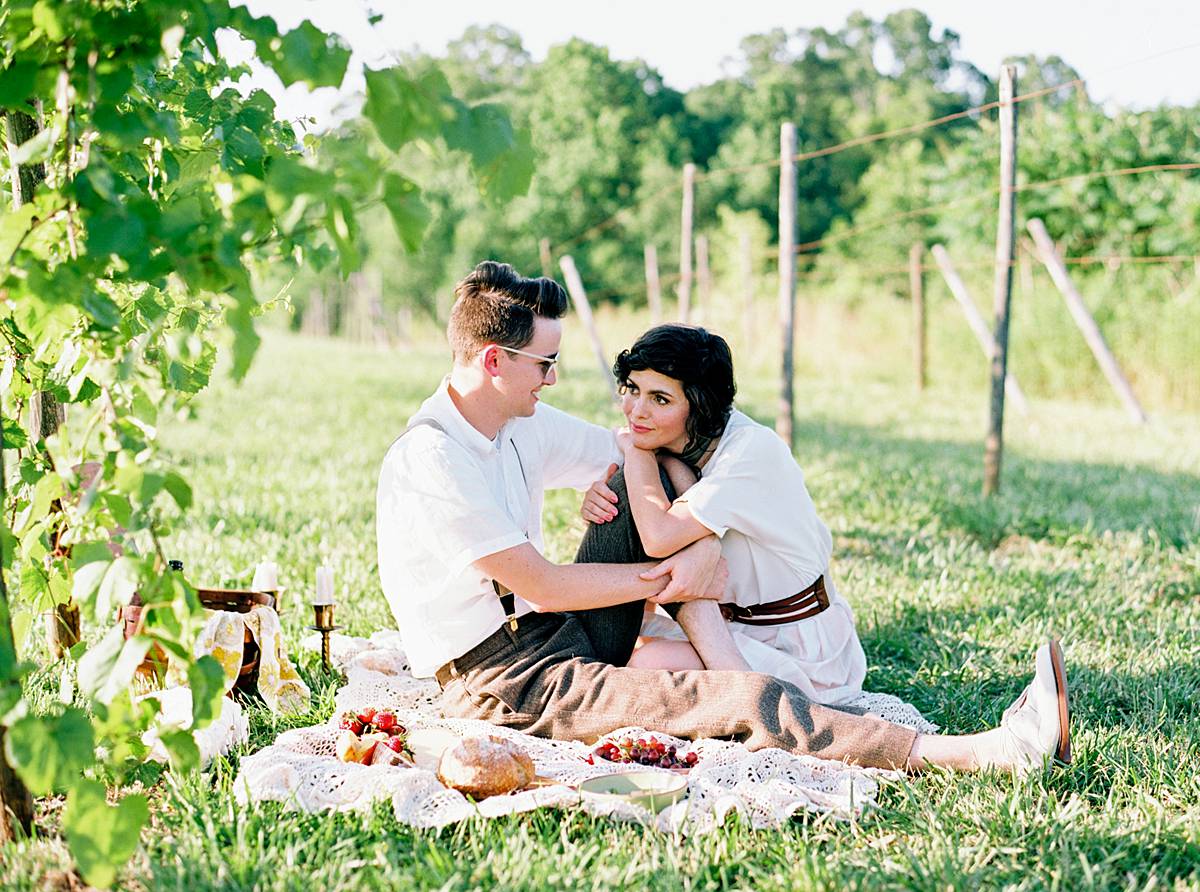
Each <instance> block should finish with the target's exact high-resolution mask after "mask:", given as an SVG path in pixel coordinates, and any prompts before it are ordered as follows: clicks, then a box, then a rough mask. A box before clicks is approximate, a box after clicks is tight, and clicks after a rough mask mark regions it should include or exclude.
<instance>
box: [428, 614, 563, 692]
mask: <svg viewBox="0 0 1200 892" xmlns="http://www.w3.org/2000/svg"><path fill="white" fill-rule="evenodd" d="M510 622H512V620H505V622H504V625H503V626H501V627H500V628H499V629H497V630H496V631H494V632H492V634H491V635H488V636H487V637H486V638H484V639H483V640H482V641H480V642H479V643H478V644H476V645H475V646H474V647H472V648H471V649H470V650H469V651H467V652H466V653H465V654H463V655H462V656H461V657H457V658H456V659H453V660H451V661H450V662H449V663H447V664H446V665H445V666H443V667H442V668H441V669H439V670H438V671H437V672H435V673H434V678H436V679H437V683H438V687H442V688H444V687H445V686H446V685H447V684H449V683H450V679H452V678H455V677H457V676H459V675H462V674H463V673H464V672H470V671H471V670H472V669H474V668H475V667H476V666H478V665H480V664H481V663H484V662H486V661H488V660H490V659H491V658H492V657H494V656H496V655H497V654H498V653H501V652H502V651H504V650H516V648H517V647H518V646H519V645H518V644H517V637H518V630H519V635H520V637H528V636H531V635H532V634H533V633H535V632H541V631H543V630H549V629H551V628H552V627H557V626H561V625H562V624H563V622H564V617H563V615H562V614H560V613H527V614H525V615H524V616H522V617H520V618H519V620H517V628H516V629H513V628H511V627H510Z"/></svg>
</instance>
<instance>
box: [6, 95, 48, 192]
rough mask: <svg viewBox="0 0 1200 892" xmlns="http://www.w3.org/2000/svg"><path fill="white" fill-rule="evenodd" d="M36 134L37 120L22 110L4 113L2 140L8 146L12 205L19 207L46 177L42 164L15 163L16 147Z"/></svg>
mask: <svg viewBox="0 0 1200 892" xmlns="http://www.w3.org/2000/svg"><path fill="white" fill-rule="evenodd" d="M37 134H38V126H37V122H36V121H35V120H34V119H33V118H32V117H31V116H30V115H27V114H25V113H24V112H19V111H9V112H7V113H6V114H5V115H4V141H5V143H6V144H7V148H8V159H9V168H8V169H9V171H10V176H11V177H12V205H13V208H14V209H15V208H19V207H21V205H23V204H27V203H28V202H30V201H32V200H33V191H34V190H35V189H36V188H37V187H38V183H40V182H42V181H43V180H44V179H46V167H45V165H43V164H16V163H15V161H16V153H17V149H18V148H20V147H21V145H22V144H24V143H27V142H29V140H31V139H33V138H34V137H35V136H37Z"/></svg>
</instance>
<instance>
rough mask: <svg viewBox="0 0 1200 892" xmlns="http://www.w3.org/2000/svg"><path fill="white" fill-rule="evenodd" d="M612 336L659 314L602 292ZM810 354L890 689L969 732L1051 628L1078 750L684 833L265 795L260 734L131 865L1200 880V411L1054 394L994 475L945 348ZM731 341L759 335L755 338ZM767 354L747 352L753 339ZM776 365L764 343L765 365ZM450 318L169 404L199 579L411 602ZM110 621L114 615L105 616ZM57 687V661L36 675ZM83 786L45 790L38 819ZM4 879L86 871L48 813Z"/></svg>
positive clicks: (840, 506) (602, 406) (303, 873)
mask: <svg viewBox="0 0 1200 892" xmlns="http://www.w3.org/2000/svg"><path fill="white" fill-rule="evenodd" d="M600 321H601V323H602V325H603V327H604V332H605V336H606V340H607V341H608V346H609V348H610V349H614V348H616V347H617V346H618V345H619V344H623V343H627V342H628V341H629V339H630V338H631V337H632V336H633V335H634V334H636V332H637V331H638V330H640V328H641V327H643V324H644V319H642V318H637V317H631V316H622V317H617V316H614V315H608V314H604V313H602V314H600ZM762 334H763V338H764V344H765V346H763V347H761V348H760V349H757V350H755V351H753V352H750V351H745V350H742V349H741V348H742V346H743V345H741V344H740V343H739V337H738V334H737V332H736V331H735V333H734V334H733V336H732V338H731V339H732V340H734V341H735V348H736V349H738V351H739V353H747V354H749V355H748V356H746V357H741V356H738V359H739V362H738V366H739V377H740V385H741V393H740V397H739V399H740V403H741V405H742V406H743V407H744V408H745V409H746V410H747V411H749V412H750V413H751V414H753V415H755V416H756V417H758V418H760V419H762V420H765V421H769V420H770V419H771V417H772V414H773V410H774V406H775V400H774V393H773V391H774V386H775V385H774V382H775V377H774V374H773V370H772V369H771V368H770V367H769V366H766V365H763V364H761V363H758V362H756V361H755V360H756V359H757V358H761V357H765V356H769V355H770V354H771V353H773V352H774V349H775V347H774V342H775V340H776V336H775V335H773V334H771V335H770V336H769V337H770V340H769V341H768V340H766V338H767V332H766V326H765V325H764V327H763V333H762ZM829 346H830V345H829V344H823V347H824V349H825V352H824V353H823V354H821V355H817V354H814V353H809V352H805V353H802V355H801V357H800V360H799V372H800V377H799V379H798V382H797V386H798V394H799V400H800V404H801V409H800V417H799V426H798V446H797V454H798V456H799V460H800V462H801V464H802V465H803V467H804V468H805V471H806V474H807V478H808V482H809V487H810V490H811V491H812V494H813V497H814V499H815V500H816V502H817V505H818V508H819V509H820V511H821V513H822V515H823V517H824V518H825V520H826V522H827V523H828V524H829V526H830V527H831V529H832V530H833V532H834V536H835V541H836V545H837V547H836V551H835V564H834V567H833V573H834V574H836V577H837V579H838V583H839V588H840V590H841V591H842V592H843V593H844V594H845V595H846V596H847V597H848V598H849V599H850V601H851V603H852V604H853V605H854V607H855V609H856V612H857V615H858V621H859V627H860V632H861V636H862V639H863V644H864V646H865V648H866V651H867V654H868V659H869V662H870V665H871V669H870V673H869V676H868V681H867V684H868V686H869V687H871V688H874V689H878V690H885V691H891V692H894V693H898V694H901V695H903V696H904V697H906V698H908V699H910V700H912V701H913V702H915V703H916V704H917V705H918V706H919V707H920V708H921V709H922V710H923V711H925V713H926V714H927V715H928V716H929V717H930V718H932V719H933V720H934V721H937V722H938V723H940V724H941V725H943V726H944V727H946V728H947V729H948V730H952V731H958V732H969V731H974V730H978V729H981V728H984V727H987V726H988V725H990V724H993V723H994V722H996V721H997V719H998V718H999V714H1000V711H1001V710H1002V708H1003V706H1004V705H1005V704H1007V702H1008V701H1009V700H1010V699H1011V698H1012V697H1014V696H1015V695H1016V694H1017V693H1018V692H1019V691H1020V689H1021V687H1022V686H1023V685H1024V684H1025V682H1026V681H1027V679H1028V676H1029V673H1030V671H1031V668H1032V654H1033V649H1034V647H1035V646H1036V645H1037V644H1038V643H1039V642H1040V641H1041V640H1042V639H1043V638H1044V637H1045V636H1046V634H1047V633H1049V632H1054V633H1056V634H1057V635H1059V636H1060V637H1061V638H1062V640H1063V642H1064V646H1065V650H1066V655H1067V659H1068V665H1069V670H1070V673H1071V682H1072V686H1073V689H1072V693H1073V704H1074V710H1075V759H1076V761H1075V764H1074V766H1073V767H1072V768H1071V769H1070V770H1066V771H1058V772H1055V773H1052V774H1049V775H1046V776H1038V777H1034V778H1031V779H1028V780H1025V781H1016V780H1014V779H1013V778H1011V777H1009V776H1006V775H991V776H975V777H969V776H957V775H950V774H947V773H939V772H935V773H931V774H929V775H927V776H924V777H921V778H918V779H913V780H910V781H908V782H906V783H903V784H897V785H894V786H891V787H889V788H887V789H885V790H884V792H883V793H882V795H881V798H880V804H879V807H878V808H877V809H875V810H873V811H870V812H868V813H866V814H865V815H863V816H862V817H861V818H860V819H858V820H855V821H851V822H838V821H833V820H830V819H824V818H817V817H813V816H801V817H798V818H796V819H795V820H793V821H792V822H791V823H790V824H789V825H788V826H787V827H786V828H784V829H783V830H780V831H773V832H754V831H751V830H750V829H748V827H746V826H744V825H743V824H742V823H740V822H739V821H738V820H737V819H736V817H734V818H731V819H730V821H729V822H728V823H727V824H726V826H725V827H724V828H723V829H722V830H721V831H719V832H718V833H716V834H715V835H713V836H710V837H702V838H697V839H673V838H670V837H665V836H659V835H656V834H654V833H651V832H648V831H644V830H642V829H639V828H637V827H631V826H626V825H619V824H613V823H610V822H607V821H603V820H597V819H592V818H589V817H587V816H584V815H581V814H577V813H572V812H545V813H536V814H531V815H524V816H515V817H511V818H507V819H503V820H497V821H491V822H484V821H478V822H469V823H466V824H463V825H460V826H457V827H452V828H448V829H446V830H443V831H442V832H440V833H436V832H418V831H413V830H411V829H410V828H407V827H403V826H400V825H398V824H397V823H396V822H395V820H394V819H393V818H392V816H391V813H390V811H389V810H388V809H387V808H386V807H382V806H381V807H379V808H377V809H376V810H375V811H374V812H373V813H372V814H371V815H370V816H368V817H365V818H358V817H354V816H347V815H300V814H295V813H288V812H286V811H283V810H282V809H281V808H279V807H278V806H277V805H274V804H268V805H264V806H258V807H252V808H245V809H244V808H241V807H239V806H237V805H236V804H235V803H234V799H233V796H232V793H231V784H232V780H233V777H234V776H235V775H236V772H237V764H238V759H239V756H240V755H242V754H243V752H235V753H233V754H232V755H231V757H230V758H229V759H228V760H220V761H219V762H218V764H217V765H215V766H214V767H213V768H211V769H209V770H208V771H207V772H205V773H203V774H200V775H195V776H192V777H189V778H185V779H174V778H170V777H167V778H164V779H162V780H160V781H159V782H158V783H157V784H156V785H154V786H153V788H152V795H153V797H154V801H155V809H154V819H153V821H154V823H153V827H152V829H150V830H148V831H147V832H146V833H145V835H144V845H143V848H142V850H141V851H140V852H139V854H138V855H137V856H136V858H135V860H134V862H133V863H132V864H131V865H130V867H129V868H128V870H127V871H126V872H125V873H124V874H123V876H122V880H121V885H122V887H124V888H163V889H187V890H203V889H245V888H255V889H358V888H364V889H374V888H398V889H407V888H422V889H425V888H437V889H472V888H486V887H501V888H507V889H542V888H570V889H580V888H583V889H592V888H595V889H607V888H618V887H620V888H654V889H658V888H662V889H674V888H688V889H721V888H753V889H781V890H782V889H797V888H800V889H806V888H813V889H835V888H836V889H842V888H871V889H875V888H914V889H948V888H955V889H957V888H988V889H991V888H997V887H1008V888H1014V889H1042V888H1058V889H1072V890H1073V889H1091V888H1097V889H1100V888H1103V889H1142V888H1147V889H1148V888H1152V887H1163V888H1193V889H1194V888H1200V872H1198V868H1197V865H1200V767H1198V765H1200V713H1198V711H1197V708H1196V704H1197V703H1200V659H1198V658H1200V453H1198V451H1197V446H1196V444H1197V443H1200V417H1196V416H1188V415H1167V414H1161V413H1160V414H1157V415H1156V417H1155V424H1154V425H1153V426H1151V427H1149V428H1147V429H1143V430H1139V429H1135V428H1132V427H1131V426H1130V425H1129V424H1128V422H1127V421H1126V420H1125V418H1124V416H1123V415H1122V414H1121V413H1120V411H1119V410H1118V409H1117V408H1113V407H1109V406H1107V405H1106V406H1104V407H1099V408H1098V407H1089V406H1084V405H1078V404H1067V403H1057V404H1056V403H1048V402H1045V401H1037V400H1035V403H1034V414H1033V417H1032V418H1030V419H1021V418H1019V417H1016V416H1010V418H1009V424H1008V431H1007V435H1008V448H1009V451H1008V453H1007V455H1006V458H1005V474H1004V488H1003V492H1002V495H1001V496H1000V497H998V498H996V499H994V500H984V499H983V498H982V497H981V496H980V495H979V487H980V479H981V474H982V470H981V467H982V462H981V446H980V443H981V440H982V432H983V430H984V427H985V417H984V410H985V406H986V396H985V394H984V393H983V392H982V390H981V387H982V384H983V382H982V379H981V378H980V377H978V376H977V375H976V376H961V375H958V374H945V373H944V371H943V372H941V373H939V372H938V367H937V366H935V375H934V386H933V388H932V389H931V390H930V391H928V392H927V393H926V394H925V395H923V396H920V397H919V396H917V395H916V394H915V393H913V391H912V387H911V385H910V384H909V383H908V382H907V381H902V382H900V383H896V382H895V381H894V380H893V381H889V380H887V378H886V377H884V376H881V375H880V374H879V373H878V370H877V369H874V368H872V366H871V364H870V362H869V361H865V360H864V359H863V356H862V354H860V353H857V352H852V351H849V350H845V351H838V350H833V349H828V348H829ZM564 353H565V356H566V359H565V360H564V365H565V366H566V369H565V374H564V375H563V381H562V383H561V384H560V385H559V386H557V387H556V388H555V389H554V391H553V392H552V394H551V395H550V397H549V400H550V402H552V403H554V404H556V405H558V406H560V407H562V408H565V409H568V410H572V411H575V412H577V413H579V414H582V415H584V416H587V417H591V418H594V419H597V420H599V421H602V422H605V423H613V422H615V421H616V415H615V410H614V409H613V408H612V406H611V404H609V403H608V402H607V401H606V400H605V398H604V396H603V394H602V392H601V389H600V388H601V385H600V378H599V375H598V374H597V373H596V371H595V370H594V363H593V362H592V361H591V355H590V352H589V350H588V347H587V344H586V341H585V340H584V339H583V338H582V336H581V335H580V334H579V332H578V331H576V330H575V324H574V323H573V322H572V321H569V322H568V338H567V343H566V345H565V351H564ZM735 355H736V354H735ZM745 359H748V360H749V361H744V360H745ZM764 361H765V360H764ZM444 366H445V350H444V348H443V347H442V342H441V340H440V338H439V337H438V336H437V335H436V333H433V332H429V333H426V334H425V335H424V336H423V339H422V345H421V346H419V347H417V348H414V349H412V350H409V351H403V352H402V351H394V352H386V351H380V350H376V349H371V348H354V347H351V346H348V345H345V344H341V343H337V342H331V341H313V340H307V339H302V338H298V337H287V336H282V335H272V336H270V337H268V338H267V339H266V341H265V343H264V345H263V349H262V353H261V355H260V356H259V358H258V360H257V362H256V364H255V366H254V369H253V371H252V373H251V375H250V377H249V379H248V380H247V381H246V382H245V383H244V384H243V385H242V386H240V387H235V386H233V385H231V384H230V383H229V382H228V381H225V380H222V381H219V382H217V383H216V384H215V385H214V386H213V387H212V388H211V389H210V390H209V391H208V392H206V393H205V394H204V395H203V397H202V399H201V400H200V404H199V406H198V409H199V415H198V418H197V419H196V420H191V421H179V422H176V423H172V424H166V425H164V431H163V438H164V442H165V444H166V446H167V448H168V449H169V451H170V452H171V453H172V454H173V455H174V456H175V457H176V458H177V459H178V460H179V461H180V462H181V463H183V464H184V466H185V470H186V472H187V474H188V476H189V479H190V480H191V481H192V482H193V484H194V487H195V491H196V507H195V509H194V511H193V512H192V513H191V515H190V516H189V518H188V521H187V523H186V525H185V526H183V527H181V528H180V529H177V530H176V531H174V533H173V534H172V535H171V536H170V538H169V540H168V546H169V549H170V551H171V553H172V554H173V555H175V556H178V557H180V558H182V559H183V560H184V561H185V562H186V565H187V572H188V576H189V578H190V579H192V580H194V581H195V582H197V583H201V582H202V583H211V584H218V583H248V582H249V580H250V576H251V573H252V571H253V566H254V563H255V562H256V561H257V560H260V559H262V558H264V557H270V558H273V559H275V560H277V561H278V562H279V564H280V567H281V579H282V582H283V584H284V585H285V586H286V588H287V592H286V593H285V605H284V606H285V612H284V615H283V619H284V626H285V630H286V632H287V634H288V636H289V640H290V641H291V642H292V643H293V647H294V646H295V642H296V641H297V640H298V636H299V635H300V627H301V626H302V625H304V624H305V623H307V622H308V621H309V620H308V616H307V615H305V613H304V612H303V611H302V610H300V609H297V604H298V602H305V601H307V598H308V596H309V594H310V592H311V589H312V586H313V570H314V567H315V566H316V565H317V563H318V562H319V561H320V560H322V559H326V560H329V561H330V562H331V563H332V564H334V565H335V566H336V568H337V578H338V585H339V590H340V591H339V600H340V601H341V603H342V604H343V605H344V606H343V608H342V610H341V612H340V616H339V619H340V621H342V622H345V623H346V624H347V625H348V626H349V631H350V632H353V633H360V634H366V633H369V632H370V631H372V630H374V629H376V628H379V627H381V626H383V625H386V624H388V623H390V622H391V619H390V616H389V613H388V610H387V607H386V605H385V603H384V601H383V598H382V595H381V594H380V592H379V587H378V583H377V579H376V572H375V559H374V528H373V510H374V507H373V506H374V496H373V494H374V485H375V478H376V474H377V471H378V466H379V461H380V459H381V457H382V455H383V453H384V451H385V449H386V448H387V446H388V444H389V443H390V441H391V439H392V438H393V437H394V436H395V435H396V434H397V433H398V432H399V431H400V430H401V428H402V425H403V423H404V421H405V419H406V418H407V416H408V415H409V413H410V412H411V411H412V410H413V409H414V408H415V407H416V405H417V404H418V402H419V401H420V399H421V398H423V396H424V395H425V394H426V393H428V392H429V391H430V390H431V389H432V388H433V387H434V386H436V384H437V381H438V379H439V377H440V375H441V374H442V373H443V372H444ZM576 506H577V497H576V496H574V495H573V494H571V493H557V494H554V495H553V496H552V497H551V498H550V499H549V500H548V502H547V513H546V526H547V533H548V550H549V551H550V553H551V556H552V557H554V558H556V559H559V560H566V559H569V556H570V554H571V553H572V551H573V549H574V545H575V542H576V541H577V539H578V535H579V533H580V531H581V529H582V524H581V522H580V521H579V520H578V518H577V516H576ZM93 631H94V630H93ZM297 659H298V661H299V663H300V666H301V669H302V671H303V672H304V673H305V675H306V677H307V678H308V680H309V682H310V684H311V685H312V687H313V690H314V706H313V711H312V712H311V713H310V714H307V715H304V716H299V717H293V718H288V719H279V718H277V717H274V716H272V715H270V714H269V713H266V712H265V711H261V710H256V711H253V712H252V714H251V722H252V734H251V741H250V744H249V747H248V749H247V750H245V751H244V752H249V751H253V750H256V749H258V748H260V747H262V746H264V745H266V744H267V743H268V742H269V741H270V740H272V739H273V738H274V736H275V735H276V734H278V733H279V731H281V730H283V729H284V728H286V727H291V726H295V725H303V724H309V723H311V722H314V721H319V720H321V719H323V718H324V717H325V716H327V715H328V714H329V712H330V710H331V709H332V697H333V692H334V690H335V689H336V686H337V680H336V679H335V678H333V677H332V676H329V675H326V674H324V673H322V672H321V671H320V669H319V666H318V663H317V661H316V660H315V659H314V658H313V657H312V656H311V655H308V654H299V653H297ZM32 684H33V685H35V686H36V687H38V688H40V689H41V692H42V693H43V694H44V696H46V697H47V698H49V697H50V696H52V692H53V691H55V690H56V689H57V677H56V675H55V673H53V672H52V671H46V672H43V673H39V675H38V676H37V677H36V678H35V679H34V681H33V682H32ZM59 807H61V804H56V803H48V804H44V806H43V812H44V820H43V821H42V822H41V823H42V826H44V827H47V828H50V829H51V830H52V829H53V828H54V826H55V825H56V824H57V814H58V811H57V809H58V808H59ZM3 859H4V861H3V865H2V866H0V884H2V885H3V887H4V888H5V889H14V890H17V889H37V888H46V887H48V886H53V885H54V884H55V883H56V882H59V881H61V880H62V879H63V876H62V874H61V873H56V871H62V870H63V869H64V867H66V866H67V861H66V855H65V850H64V847H63V845H62V843H61V841H59V840H57V839H56V838H55V837H54V836H53V833H52V832H51V833H49V834H47V835H44V836H41V837H39V838H37V839H35V840H34V841H32V842H28V843H24V844H20V845H16V846H10V847H9V848H8V849H7V850H5V851H4V852H3Z"/></svg>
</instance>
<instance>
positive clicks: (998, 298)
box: [983, 65, 1017, 496]
mask: <svg viewBox="0 0 1200 892" xmlns="http://www.w3.org/2000/svg"><path fill="white" fill-rule="evenodd" d="M1016 81H1017V67H1016V66H1015V65H1005V66H1004V67H1003V68H1001V69H1000V208H999V215H998V219H997V221H996V279H995V288H994V289H993V292H992V310H993V313H994V315H995V319H996V324H995V330H996V334H995V340H994V341H993V346H992V395H991V412H990V417H989V422H988V434H987V439H986V441H985V443H984V451H983V494H984V495H985V496H990V495H995V494H996V493H997V492H999V491H1000V465H1001V462H1002V459H1003V457H1004V386H1005V378H1006V375H1007V372H1008V317H1009V311H1010V310H1011V309H1012V268H1013V256H1014V252H1013V245H1014V244H1015V239H1016V233H1015V225H1016V224H1015V220H1016V198H1017V192H1016V185H1017V106H1016V105H1015V104H1014V103H1013V101H1012V99H1013V94H1014V93H1015V92H1016Z"/></svg>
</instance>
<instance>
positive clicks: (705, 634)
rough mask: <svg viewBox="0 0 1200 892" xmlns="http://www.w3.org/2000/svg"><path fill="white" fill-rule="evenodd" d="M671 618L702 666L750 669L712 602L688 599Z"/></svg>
mask: <svg viewBox="0 0 1200 892" xmlns="http://www.w3.org/2000/svg"><path fill="white" fill-rule="evenodd" d="M675 621H676V622H677V623H679V625H681V626H683V631H685V632H686V633H687V636H688V641H690V642H691V643H692V647H693V648H695V652H696V653H697V654H698V655H699V658H700V660H701V661H702V663H703V665H704V668H705V669H732V670H734V671H736V672H750V671H752V670H751V669H750V664H749V663H747V662H746V658H745V657H743V656H742V653H741V651H739V650H738V646H737V642H735V641H734V640H733V635H732V634H731V633H730V631H729V623H727V622H726V621H725V617H723V616H721V605H719V604H718V603H717V602H716V601H688V602H687V603H685V604H683V605H681V606H680V608H679V613H678V614H676V616H675ZM665 668H669V669H691V668H692V667H691V666H668V667H665Z"/></svg>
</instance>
